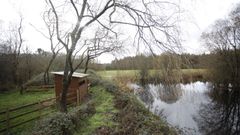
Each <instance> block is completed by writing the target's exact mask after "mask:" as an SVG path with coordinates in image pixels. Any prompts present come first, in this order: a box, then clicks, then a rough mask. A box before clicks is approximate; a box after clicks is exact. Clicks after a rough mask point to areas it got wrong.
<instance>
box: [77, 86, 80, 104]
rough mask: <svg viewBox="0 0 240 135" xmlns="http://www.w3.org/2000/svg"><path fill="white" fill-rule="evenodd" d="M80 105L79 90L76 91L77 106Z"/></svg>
mask: <svg viewBox="0 0 240 135" xmlns="http://www.w3.org/2000/svg"><path fill="white" fill-rule="evenodd" d="M79 104H80V96H79V89H77V106H78V105H79Z"/></svg>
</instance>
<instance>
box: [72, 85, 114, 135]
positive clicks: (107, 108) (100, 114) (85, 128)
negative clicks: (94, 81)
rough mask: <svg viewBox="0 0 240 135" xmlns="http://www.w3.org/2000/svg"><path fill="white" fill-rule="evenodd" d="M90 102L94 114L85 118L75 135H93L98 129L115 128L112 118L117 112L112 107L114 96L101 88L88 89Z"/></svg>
mask: <svg viewBox="0 0 240 135" xmlns="http://www.w3.org/2000/svg"><path fill="white" fill-rule="evenodd" d="M90 93H91V96H92V97H91V98H92V102H93V104H94V106H95V109H96V113H95V114H94V115H92V116H91V117H89V118H86V119H85V120H84V121H83V122H81V123H83V124H82V125H81V126H80V127H79V128H80V129H79V130H78V131H77V132H76V133H75V134H76V135H89V134H93V133H94V132H96V130H98V128H100V127H108V128H115V127H116V126H117V125H118V124H117V122H115V121H114V116H115V114H116V113H117V112H118V110H117V109H116V108H115V107H114V101H113V100H114V99H113V98H114V96H113V95H112V94H111V93H109V92H107V91H106V90H105V88H103V87H99V86H97V87H93V88H91V89H90Z"/></svg>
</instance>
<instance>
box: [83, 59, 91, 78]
mask: <svg viewBox="0 0 240 135" xmlns="http://www.w3.org/2000/svg"><path fill="white" fill-rule="evenodd" d="M89 61H90V57H89V56H87V61H86V63H85V70H84V73H85V74H86V73H87V70H88V63H89Z"/></svg>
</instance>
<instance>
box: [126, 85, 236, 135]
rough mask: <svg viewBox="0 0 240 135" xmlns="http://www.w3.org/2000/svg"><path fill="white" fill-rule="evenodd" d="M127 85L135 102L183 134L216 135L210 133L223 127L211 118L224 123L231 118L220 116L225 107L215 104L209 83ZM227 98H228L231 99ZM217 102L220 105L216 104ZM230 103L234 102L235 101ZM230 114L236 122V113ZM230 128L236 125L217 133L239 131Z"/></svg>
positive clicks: (211, 86) (222, 124)
mask: <svg viewBox="0 0 240 135" xmlns="http://www.w3.org/2000/svg"><path fill="white" fill-rule="evenodd" d="M128 86H129V87H130V88H131V89H133V90H134V94H135V95H137V97H138V98H139V100H140V101H142V102H143V103H144V104H145V106H146V107H147V108H148V109H149V110H150V111H151V112H153V113H154V114H156V115H159V116H161V117H163V118H164V119H165V120H166V121H167V122H168V123H169V124H170V125H171V126H174V127H176V128H178V129H180V130H181V132H182V133H181V134H183V135H192V134H194V135H201V134H208V133H211V134H217V133H215V132H213V131H214V130H215V128H216V129H217V128H221V127H222V126H224V127H225V126H227V125H226V124H225V123H224V122H223V121H220V120H219V121H218V120H214V119H216V118H215V117H219V119H224V120H226V119H231V118H226V117H225V116H224V114H225V111H221V110H224V109H225V108H226V107H225V106H224V105H223V103H225V101H223V99H221V100H220V101H217V99H216V98H214V97H216V96H213V94H212V93H214V92H213V91H212V90H213V88H214V87H213V85H212V84H211V83H209V82H200V81H198V82H194V83H188V84H176V85H163V84H157V85H156V84H148V85H145V86H144V87H142V86H140V85H137V84H129V85H128ZM227 91H228V92H227V93H229V90H227ZM217 93H218V94H216V92H215V94H214V95H218V96H217V97H220V96H219V95H221V96H224V97H228V96H227V95H229V94H227V95H224V94H219V92H217ZM221 93H224V92H221ZM225 94H226V92H225ZM234 95H236V94H234ZM230 98H231V99H232V97H230ZM238 99H239V98H238ZM220 102H223V103H221V104H220ZM234 102H235V103H236V102H238V101H234ZM236 105H238V104H236ZM216 106H217V107H216ZM223 106H224V107H223ZM211 107H212V108H211ZM238 108H239V107H238ZM237 110H239V109H237ZM219 112H222V113H219ZM227 114H229V112H227ZM230 114H233V115H235V116H233V117H234V118H235V117H236V118H235V119H233V122H232V123H238V122H239V121H238V117H239V116H238V114H237V113H235V112H230ZM239 114H240V113H239ZM231 121H232V120H228V121H225V122H228V123H229V122H230V123H231ZM221 122H222V123H221ZM209 123H210V124H209ZM208 124H209V125H208ZM215 125H216V126H215ZM234 125H236V124H232V125H230V126H231V127H230V126H229V127H230V128H229V129H230V131H229V129H224V128H222V130H223V131H221V130H219V132H220V131H221V132H222V133H223V132H225V133H229V134H231V133H233V134H234V133H237V132H238V131H239V130H238V126H236V127H234ZM207 126H208V127H207ZM236 131H237V132H236ZM221 132H220V133H221Z"/></svg>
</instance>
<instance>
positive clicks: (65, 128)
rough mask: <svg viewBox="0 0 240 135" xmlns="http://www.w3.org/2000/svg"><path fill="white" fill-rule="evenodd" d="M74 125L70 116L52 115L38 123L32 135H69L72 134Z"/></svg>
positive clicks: (62, 114) (64, 114)
mask: <svg viewBox="0 0 240 135" xmlns="http://www.w3.org/2000/svg"><path fill="white" fill-rule="evenodd" d="M73 129H74V124H73V121H72V118H71V115H69V114H66V113H60V112H58V113H54V114H52V115H51V116H49V117H47V118H45V119H43V120H41V121H39V123H38V124H37V126H36V127H35V129H34V131H33V133H32V134H33V135H69V134H72V131H73Z"/></svg>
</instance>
